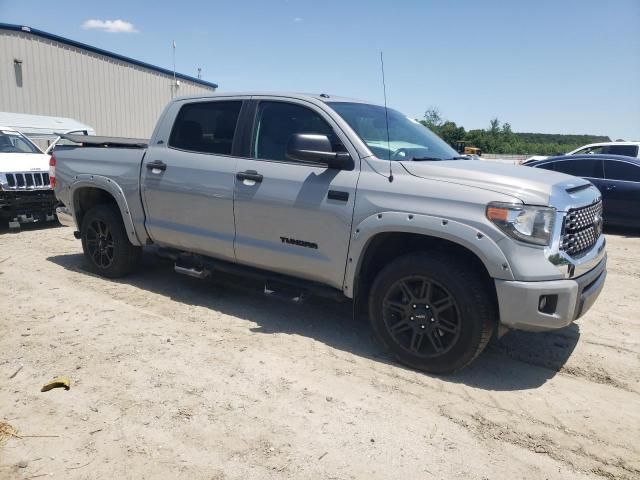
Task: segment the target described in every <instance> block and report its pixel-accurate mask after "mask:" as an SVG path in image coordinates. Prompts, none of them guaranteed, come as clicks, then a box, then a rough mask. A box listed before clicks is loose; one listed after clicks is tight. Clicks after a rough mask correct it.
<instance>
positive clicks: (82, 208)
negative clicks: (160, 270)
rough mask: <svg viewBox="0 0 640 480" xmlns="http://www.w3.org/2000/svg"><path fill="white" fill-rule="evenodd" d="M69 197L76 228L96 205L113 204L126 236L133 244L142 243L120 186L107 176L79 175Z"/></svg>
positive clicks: (138, 244)
mask: <svg viewBox="0 0 640 480" xmlns="http://www.w3.org/2000/svg"><path fill="white" fill-rule="evenodd" d="M69 198H70V200H71V204H72V205H73V216H74V218H75V221H76V225H78V228H80V226H81V225H82V219H83V217H84V215H85V214H86V213H87V212H88V211H89V210H90V209H91V208H93V207H95V206H96V205H105V204H106V205H109V204H111V205H113V206H115V207H116V208H117V209H118V210H119V212H120V216H121V217H122V221H123V223H124V226H125V230H126V232H127V237H128V238H129V241H130V242H131V243H132V244H133V245H137V246H140V245H142V244H143V243H142V242H141V241H140V239H139V238H138V236H137V234H136V229H135V226H134V223H133V218H132V217H131V211H130V209H129V205H128V203H127V199H126V197H125V195H124V192H123V191H122V188H120V186H119V185H118V184H117V183H116V182H114V181H113V180H111V179H110V178H107V177H102V176H97V175H87V176H84V178H81V177H79V178H78V179H77V181H76V182H74V183H73V184H72V185H71V186H70V192H69Z"/></svg>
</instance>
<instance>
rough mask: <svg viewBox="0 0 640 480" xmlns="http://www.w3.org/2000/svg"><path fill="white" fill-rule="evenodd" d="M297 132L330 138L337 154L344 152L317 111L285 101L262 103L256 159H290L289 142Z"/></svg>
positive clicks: (254, 155) (255, 134)
mask: <svg viewBox="0 0 640 480" xmlns="http://www.w3.org/2000/svg"><path fill="white" fill-rule="evenodd" d="M295 133H315V134H319V135H327V136H328V137H329V138H330V139H331V140H332V143H333V144H334V150H335V151H344V147H342V146H341V144H340V142H339V141H338V139H337V137H336V136H335V134H334V132H333V130H332V129H331V127H330V126H329V124H328V123H327V122H326V121H325V120H324V119H323V118H322V117H321V116H320V115H318V114H317V113H316V112H314V111H313V110H310V109H308V108H306V107H301V106H300V105H295V104H293V103H285V102H261V103H260V105H259V107H258V117H257V122H256V128H255V133H254V140H253V152H252V153H253V158H262V159H265V160H283V161H285V160H286V161H290V160H288V159H287V156H286V151H287V143H288V142H289V139H290V138H291V136H292V135H293V134H295Z"/></svg>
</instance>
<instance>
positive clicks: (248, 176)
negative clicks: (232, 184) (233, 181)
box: [236, 170, 263, 183]
mask: <svg viewBox="0 0 640 480" xmlns="http://www.w3.org/2000/svg"><path fill="white" fill-rule="evenodd" d="M236 178H237V179H238V180H253V181H254V182H258V183H260V182H262V179H263V176H262V175H260V174H259V173H258V172H256V171H255V170H246V171H244V172H238V173H236Z"/></svg>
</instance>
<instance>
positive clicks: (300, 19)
mask: <svg viewBox="0 0 640 480" xmlns="http://www.w3.org/2000/svg"><path fill="white" fill-rule="evenodd" d="M293 21H294V22H296V23H300V22H301V21H302V18H301V17H296V18H294V19H293Z"/></svg>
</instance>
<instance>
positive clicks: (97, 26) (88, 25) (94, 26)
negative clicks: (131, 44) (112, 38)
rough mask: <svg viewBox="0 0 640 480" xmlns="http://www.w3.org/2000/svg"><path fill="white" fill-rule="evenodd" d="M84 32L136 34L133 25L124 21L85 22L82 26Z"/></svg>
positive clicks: (91, 20)
mask: <svg viewBox="0 0 640 480" xmlns="http://www.w3.org/2000/svg"><path fill="white" fill-rule="evenodd" d="M82 28H84V29H85V30H103V31H105V32H109V33H138V30H136V27H134V26H133V23H129V22H125V21H124V20H120V19H118V20H94V19H90V20H87V21H86V22H84V23H83V24H82Z"/></svg>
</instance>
